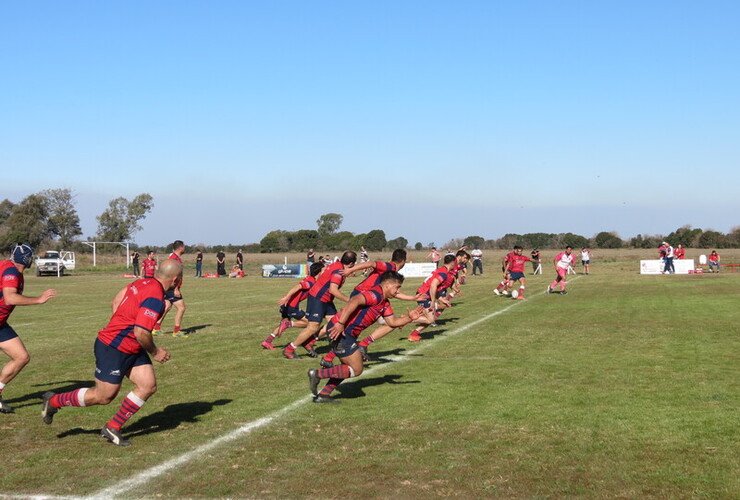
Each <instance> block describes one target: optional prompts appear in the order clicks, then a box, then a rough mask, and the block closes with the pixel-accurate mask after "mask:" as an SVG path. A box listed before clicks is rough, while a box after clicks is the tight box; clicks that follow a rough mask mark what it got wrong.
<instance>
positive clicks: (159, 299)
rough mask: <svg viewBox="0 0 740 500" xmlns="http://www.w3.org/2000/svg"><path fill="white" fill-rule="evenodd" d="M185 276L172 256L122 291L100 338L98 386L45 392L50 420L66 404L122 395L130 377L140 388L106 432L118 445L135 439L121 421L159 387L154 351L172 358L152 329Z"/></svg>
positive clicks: (163, 358)
mask: <svg viewBox="0 0 740 500" xmlns="http://www.w3.org/2000/svg"><path fill="white" fill-rule="evenodd" d="M181 280H182V264H180V263H179V262H177V261H175V260H166V261H164V262H162V264H161V265H160V266H159V268H158V269H157V271H156V273H155V274H154V278H153V279H149V278H142V279H140V280H136V281H134V282H133V283H130V284H129V285H127V286H126V287H124V288H123V289H122V290H121V291H119V292H118V293H117V294H116V296H115V297H114V299H113V303H112V306H113V315H112V316H111V319H110V321H109V322H108V325H106V327H105V328H103V329H102V330H100V332H98V337H97V339H96V340H95V386H94V387H90V388H88V387H85V388H82V389H76V390H74V391H71V392H65V393H62V394H56V393H54V392H52V391H47V392H46V393H44V396H43V405H42V408H41V416H42V418H43V420H44V423H46V424H51V423H52V421H53V419H54V414H55V413H57V412H58V411H59V409H60V408H62V407H65V406H93V405H107V404H108V403H110V402H111V401H113V399H114V398H115V397H116V396H117V395H118V392H119V391H120V390H121V383H122V382H123V378H124V377H126V378H128V379H129V380H130V381H131V382H132V383H133V384H134V390H133V391H131V392H130V393H128V395H127V396H126V397H125V398H124V400H123V402H122V403H121V407H120V409H119V410H118V412H117V413H116V414H115V415H114V416H113V418H112V419H111V420H110V421H109V422H108V423H107V424H105V425H104V426H103V428H102V429H101V431H100V435H101V437H104V438H105V439H107V440H108V441H110V442H111V443H113V444H115V445H118V446H129V445H130V444H131V443H130V442H128V441H127V440H125V439H124V438H123V435H122V434H121V427H122V426H123V425H124V424H125V423H126V422H127V421H128V420H129V419H130V418H131V417H132V416H133V415H134V413H136V412H137V411H139V409H140V408H141V407H142V406H143V405H144V403H145V402H146V401H147V400H148V399H149V398H150V397H151V396H152V395H153V394H154V393H155V392H156V390H157V380H156V377H155V374H154V367H153V366H152V361H151V359H150V358H149V354H151V356H152V357H153V358H154V360H155V361H157V362H159V363H166V362H167V361H168V360H169V359H170V354H169V352H167V349H164V348H162V347H157V346H156V345H154V339H153V338H152V334H151V330H152V328H153V327H154V324H155V323H156V322H157V320H158V319H159V317H160V316H161V315H162V312H163V311H164V307H165V306H164V302H165V300H164V296H165V291H169V290H173V289H174V288H175V287H177V285H178V284H179V283H180V281H181ZM147 353H148V354H147Z"/></svg>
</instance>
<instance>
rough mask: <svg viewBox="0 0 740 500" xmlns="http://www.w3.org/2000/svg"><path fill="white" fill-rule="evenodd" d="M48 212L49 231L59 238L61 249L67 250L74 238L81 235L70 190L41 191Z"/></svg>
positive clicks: (73, 197) (78, 218) (73, 196)
mask: <svg viewBox="0 0 740 500" xmlns="http://www.w3.org/2000/svg"><path fill="white" fill-rule="evenodd" d="M40 194H41V195H42V196H44V197H45V198H46V206H47V208H48V210H49V230H50V231H51V233H52V234H53V235H55V236H58V237H59V244H60V245H61V246H62V248H63V249H64V248H68V247H69V245H70V244H71V243H72V241H73V239H74V237H75V236H79V235H81V234H82V229H81V228H80V217H79V216H78V215H77V210H76V209H75V206H74V199H75V195H74V194H73V193H72V191H71V190H70V189H47V190H45V191H41V193H40Z"/></svg>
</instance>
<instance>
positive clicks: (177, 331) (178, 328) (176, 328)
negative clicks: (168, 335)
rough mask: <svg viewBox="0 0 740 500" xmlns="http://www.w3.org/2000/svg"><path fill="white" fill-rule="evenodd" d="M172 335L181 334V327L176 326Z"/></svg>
mask: <svg viewBox="0 0 740 500" xmlns="http://www.w3.org/2000/svg"><path fill="white" fill-rule="evenodd" d="M172 333H180V325H175V328H174V330H172Z"/></svg>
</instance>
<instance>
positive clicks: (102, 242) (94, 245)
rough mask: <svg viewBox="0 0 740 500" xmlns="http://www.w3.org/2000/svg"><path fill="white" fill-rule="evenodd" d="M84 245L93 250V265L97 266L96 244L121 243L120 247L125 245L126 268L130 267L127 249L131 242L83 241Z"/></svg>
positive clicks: (129, 252)
mask: <svg viewBox="0 0 740 500" xmlns="http://www.w3.org/2000/svg"><path fill="white" fill-rule="evenodd" d="M82 243H84V244H85V245H87V246H89V247H90V248H92V250H93V267H97V266H98V259H97V256H98V252H97V249H98V244H104V245H121V246H122V247H126V269H128V268H129V267H131V251H130V249H129V245H130V244H131V243H130V242H128V241H83V242H82Z"/></svg>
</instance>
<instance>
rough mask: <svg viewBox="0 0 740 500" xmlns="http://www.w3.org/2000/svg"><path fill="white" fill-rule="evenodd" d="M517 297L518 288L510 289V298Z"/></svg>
mask: <svg viewBox="0 0 740 500" xmlns="http://www.w3.org/2000/svg"><path fill="white" fill-rule="evenodd" d="M517 297H519V290H512V291H511V298H512V299H515V298H517Z"/></svg>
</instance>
